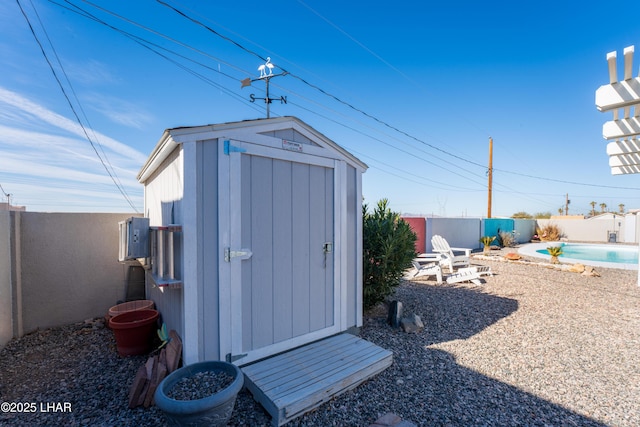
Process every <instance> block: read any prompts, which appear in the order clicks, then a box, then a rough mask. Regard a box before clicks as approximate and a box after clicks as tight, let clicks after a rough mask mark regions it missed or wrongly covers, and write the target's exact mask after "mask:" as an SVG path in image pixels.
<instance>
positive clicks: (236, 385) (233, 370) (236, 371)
mask: <svg viewBox="0 0 640 427" xmlns="http://www.w3.org/2000/svg"><path fill="white" fill-rule="evenodd" d="M206 371H223V372H225V373H227V374H228V375H230V376H232V377H233V382H232V383H231V384H230V385H229V386H228V387H226V388H224V389H223V390H221V391H219V392H218V393H214V394H212V395H211V396H207V397H205V398H203V399H197V400H176V399H171V398H169V397H168V396H167V393H168V392H169V390H171V388H172V387H173V386H174V385H175V384H176V383H177V382H178V381H180V380H181V379H183V378H186V377H189V376H191V375H194V374H197V373H199V372H206ZM243 385H244V375H243V374H242V371H241V370H240V368H238V367H237V366H236V365H234V364H232V363H228V362H221V361H207V362H199V363H194V364H192V365H188V366H184V367H182V368H180V369H178V370H176V371H174V372H172V373H171V374H170V375H169V376H167V377H166V378H165V379H164V380H162V382H161V383H160V385H159V386H158V388H157V389H156V392H155V394H154V399H155V403H156V405H157V406H158V408H160V409H161V410H162V411H163V412H164V414H165V416H166V418H167V421H168V424H169V425H171V426H190V427H196V426H226V425H227V423H228V422H229V419H230V418H231V413H232V412H233V407H234V405H235V403H236V397H237V396H238V393H239V392H240V390H241V389H242V386H243Z"/></svg>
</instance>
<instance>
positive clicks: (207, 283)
mask: <svg viewBox="0 0 640 427" xmlns="http://www.w3.org/2000/svg"><path fill="white" fill-rule="evenodd" d="M366 168H367V166H366V165H365V164H364V163H363V162H361V161H360V160H358V159H357V158H356V157H354V156H353V155H351V154H350V153H348V152H347V151H346V150H344V149H343V148H341V147H340V146H339V145H337V144H336V143H334V142H333V141H331V140H330V139H329V138H327V137H326V136H324V135H322V134H321V133H319V132H318V131H316V130H314V129H313V128H311V127H310V126H308V125H307V124H305V123H303V122H302V121H300V120H299V119H297V118H294V117H279V118H271V119H260V120H251V121H242V122H234V123H224V124H216V125H207V126H196V127H184V128H175V129H168V130H166V131H165V132H164V133H163V135H162V137H161V139H160V141H159V142H158V144H157V146H156V147H155V149H154V150H153V152H152V153H151V155H150V157H149V159H148V160H147V162H146V163H145V165H144V166H143V168H142V170H141V171H140V173H139V175H138V180H139V181H140V182H141V183H142V184H143V185H144V203H145V207H144V209H145V216H146V217H148V218H149V221H150V227H151V235H150V238H151V269H150V270H149V271H148V274H147V298H150V299H153V300H154V301H155V303H156V306H157V307H158V309H159V311H160V312H161V313H162V316H163V319H164V322H165V323H166V324H167V327H168V328H169V329H176V330H177V331H178V333H179V334H180V335H181V336H182V338H183V341H184V355H183V357H184V361H185V363H187V364H190V363H194V362H197V361H202V360H227V361H232V362H234V363H236V364H239V365H244V364H247V363H249V362H253V361H256V360H259V359H263V358H265V357H268V356H271V355H274V354H277V353H281V352H283V351H286V350H289V349H292V348H295V347H299V346H301V345H304V344H307V343H310V342H313V341H317V340H319V339H322V338H324V337H329V336H332V335H335V334H338V333H340V332H344V331H347V330H349V329H350V328H357V327H359V326H361V323H362V217H361V214H362V204H361V203H362V173H363V172H364V171H365V170H366Z"/></svg>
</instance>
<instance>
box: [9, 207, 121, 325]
mask: <svg viewBox="0 0 640 427" xmlns="http://www.w3.org/2000/svg"><path fill="white" fill-rule="evenodd" d="M14 215H15V216H16V219H17V221H16V223H17V224H19V227H16V230H15V234H14V238H15V241H16V242H15V244H17V246H16V247H17V248H19V249H18V250H17V251H16V254H14V257H15V258H16V260H17V261H14V263H13V265H14V269H16V270H17V271H14V277H15V278H16V279H15V280H14V283H13V290H14V293H15V294H19V296H20V298H21V303H20V304H19V305H20V306H19V307H18V308H17V309H15V308H14V310H13V318H14V322H19V324H20V325H21V327H20V328H19V329H20V330H18V331H17V335H21V334H23V333H28V332H30V331H33V330H36V329H39V328H47V327H53V326H59V325H64V324H68V323H73V322H78V321H82V320H84V319H87V318H92V317H98V316H104V315H105V314H106V313H107V311H108V309H109V307H111V306H113V305H115V304H116V303H117V301H118V300H122V299H123V298H124V293H125V277H126V265H125V264H123V263H120V262H118V244H119V242H118V240H119V233H118V222H119V221H122V220H124V219H126V218H128V217H130V216H132V214H109V213H105V214H96V213H40V212H15V213H14ZM2 258H5V259H6V257H2ZM0 262H4V261H0ZM14 300H15V297H14ZM14 333H15V332H14Z"/></svg>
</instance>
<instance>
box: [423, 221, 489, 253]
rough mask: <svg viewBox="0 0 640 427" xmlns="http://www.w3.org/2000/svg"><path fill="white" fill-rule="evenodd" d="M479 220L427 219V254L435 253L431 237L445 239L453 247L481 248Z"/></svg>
mask: <svg viewBox="0 0 640 427" xmlns="http://www.w3.org/2000/svg"><path fill="white" fill-rule="evenodd" d="M481 223H482V220H481V219H479V218H427V242H426V244H427V252H433V246H432V245H431V237H432V236H434V235H436V234H438V235H440V236H442V237H444V238H445V239H446V240H447V242H448V243H449V245H450V246H451V247H458V248H471V249H477V248H480V246H481V244H480V228H481V225H482V224H481Z"/></svg>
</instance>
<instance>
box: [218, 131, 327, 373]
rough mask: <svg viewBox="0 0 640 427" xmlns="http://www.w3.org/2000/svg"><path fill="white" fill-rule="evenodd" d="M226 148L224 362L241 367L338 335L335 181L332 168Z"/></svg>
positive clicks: (260, 150)
mask: <svg viewBox="0 0 640 427" xmlns="http://www.w3.org/2000/svg"><path fill="white" fill-rule="evenodd" d="M232 144H233V145H232V146H231V150H230V152H229V154H228V155H226V158H227V159H228V160H229V168H228V173H229V181H228V182H229V193H228V196H225V195H223V194H222V193H225V191H222V190H221V197H222V198H223V199H225V198H226V197H228V201H226V200H221V206H229V221H228V222H229V223H228V227H229V230H228V232H229V235H228V242H229V245H228V246H226V247H225V248H224V249H223V250H226V251H227V260H225V262H224V263H223V264H226V266H228V268H229V278H228V281H227V283H228V284H229V290H228V291H229V297H230V306H231V307H230V313H229V314H230V319H229V325H230V337H229V339H230V343H229V344H230V347H231V351H230V354H231V355H229V353H227V354H225V357H226V358H227V360H232V361H234V362H236V363H238V364H244V363H248V362H250V361H253V360H257V359H260V358H263V357H267V356H269V355H271V354H275V353H278V352H281V351H284V350H287V349H290V348H293V347H296V346H299V345H302V344H305V343H307V342H311V341H314V340H317V339H319V338H323V337H325V336H328V335H331V334H334V333H336V332H338V331H339V326H338V322H339V317H338V311H339V303H338V300H337V297H338V296H339V291H338V290H337V283H336V282H337V281H339V276H338V279H336V274H335V271H334V254H335V242H334V235H335V234H336V233H335V229H336V225H335V216H336V215H335V212H336V208H337V207H336V206H335V205H336V201H335V200H336V198H335V197H334V194H335V184H336V174H335V163H334V161H333V160H327V159H323V158H314V157H311V156H308V155H303V154H300V153H292V152H288V151H284V150H279V149H273V148H266V147H264V146H257V145H253V144H248V143H238V142H235V141H233V142H232ZM234 146H235V148H234ZM224 202H227V203H226V204H222V203H224ZM221 225H222V224H221ZM223 226H225V227H226V225H223ZM223 240H224V237H223ZM221 279H222V278H221ZM220 284H221V285H220V286H221V287H223V286H225V281H224V280H221V281H220ZM221 301H223V299H221ZM221 312H224V308H222V311H221ZM224 325H225V322H224V320H223V319H221V326H222V327H224ZM221 348H224V346H223V345H221Z"/></svg>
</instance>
